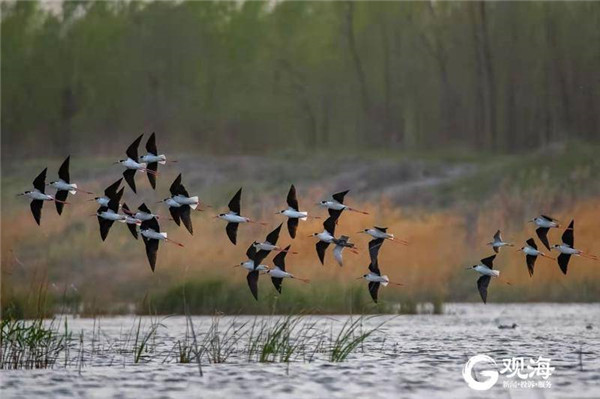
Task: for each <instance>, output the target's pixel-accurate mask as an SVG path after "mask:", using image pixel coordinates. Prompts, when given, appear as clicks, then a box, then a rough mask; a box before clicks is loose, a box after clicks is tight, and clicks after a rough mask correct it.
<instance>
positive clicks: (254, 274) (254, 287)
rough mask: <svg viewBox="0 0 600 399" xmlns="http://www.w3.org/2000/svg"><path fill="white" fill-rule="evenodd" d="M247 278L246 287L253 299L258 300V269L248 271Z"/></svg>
mask: <svg viewBox="0 0 600 399" xmlns="http://www.w3.org/2000/svg"><path fill="white" fill-rule="evenodd" d="M246 280H248V287H249V288H250V292H251V293H252V296H253V297H254V299H256V300H257V301H258V270H254V271H251V272H249V273H248V275H247V276H246Z"/></svg>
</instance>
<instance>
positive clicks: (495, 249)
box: [492, 245, 498, 253]
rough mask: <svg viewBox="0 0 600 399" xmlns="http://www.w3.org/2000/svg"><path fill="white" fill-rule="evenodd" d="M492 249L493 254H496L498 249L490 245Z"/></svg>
mask: <svg viewBox="0 0 600 399" xmlns="http://www.w3.org/2000/svg"><path fill="white" fill-rule="evenodd" d="M492 249H493V250H494V252H495V253H498V247H494V246H493V245H492Z"/></svg>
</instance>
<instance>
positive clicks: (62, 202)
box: [52, 198, 71, 205]
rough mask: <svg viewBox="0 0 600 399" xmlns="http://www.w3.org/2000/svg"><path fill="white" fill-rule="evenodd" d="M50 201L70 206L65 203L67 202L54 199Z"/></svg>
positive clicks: (68, 203)
mask: <svg viewBox="0 0 600 399" xmlns="http://www.w3.org/2000/svg"><path fill="white" fill-rule="evenodd" d="M52 201H56V202H58V203H59V204H65V205H71V203H70V202H67V201H61V200H57V199H56V198H54V199H53V200H52Z"/></svg>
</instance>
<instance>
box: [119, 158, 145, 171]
mask: <svg viewBox="0 0 600 399" xmlns="http://www.w3.org/2000/svg"><path fill="white" fill-rule="evenodd" d="M120 164H121V165H123V166H125V167H126V168H127V169H135V170H142V169H146V164H145V163H144V162H136V161H134V160H133V159H131V158H127V159H126V160H124V161H120Z"/></svg>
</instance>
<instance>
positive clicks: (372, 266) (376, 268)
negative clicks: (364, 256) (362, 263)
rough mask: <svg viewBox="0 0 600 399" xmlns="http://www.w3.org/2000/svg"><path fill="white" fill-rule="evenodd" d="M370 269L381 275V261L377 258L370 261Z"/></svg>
mask: <svg viewBox="0 0 600 399" xmlns="http://www.w3.org/2000/svg"><path fill="white" fill-rule="evenodd" d="M369 271H370V272H371V273H373V274H376V275H378V276H381V271H380V270H379V262H378V261H377V259H375V260H374V261H371V263H369Z"/></svg>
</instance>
